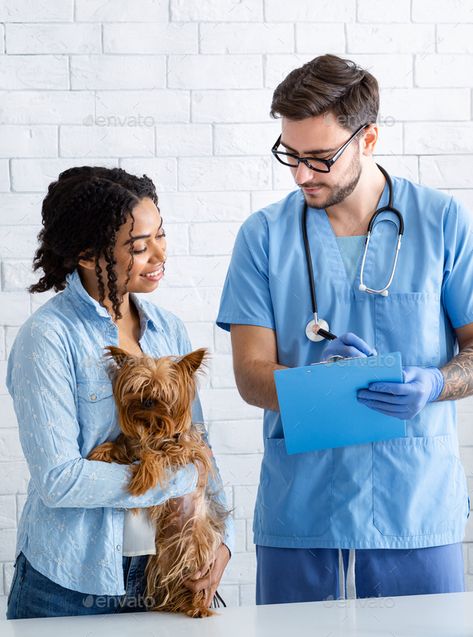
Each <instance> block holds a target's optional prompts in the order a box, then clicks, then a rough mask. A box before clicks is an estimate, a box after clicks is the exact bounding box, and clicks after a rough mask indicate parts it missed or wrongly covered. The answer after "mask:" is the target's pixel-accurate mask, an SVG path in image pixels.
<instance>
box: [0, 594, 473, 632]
mask: <svg viewBox="0 0 473 637" xmlns="http://www.w3.org/2000/svg"><path fill="white" fill-rule="evenodd" d="M0 635H1V637H122V636H123V637H128V636H129V637H201V636H205V637H256V636H257V637H341V636H342V635H343V637H353V636H355V635H356V636H359V637H361V636H363V637H408V636H409V637H427V636H428V637H467V636H468V637H473V593H451V594H449V595H421V596H412V597H379V598H375V599H358V600H350V601H333V602H313V603H306V604H279V605H273V606H243V607H240V608H226V609H225V608H224V609H220V610H219V615H218V616H215V617H211V618H209V619H189V618H187V617H184V616H182V615H167V614H163V613H130V614H122V615H95V616H86V617H56V618H47V619H17V620H11V621H7V620H2V621H0Z"/></svg>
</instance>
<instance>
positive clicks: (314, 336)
mask: <svg viewBox="0 0 473 637" xmlns="http://www.w3.org/2000/svg"><path fill="white" fill-rule="evenodd" d="M377 166H378V168H379V169H380V171H381V172H382V173H383V175H384V177H385V178H386V183H387V185H388V190H389V201H388V205H387V206H383V207H382V208H378V209H377V210H376V211H375V212H374V213H373V216H372V217H371V219H370V222H369V225H368V233H367V235H366V239H365V247H364V250H363V257H362V260H361V268H360V285H359V288H358V289H359V290H361V291H362V292H367V293H368V294H380V295H381V296H388V294H389V292H388V289H389V287H390V285H391V283H392V282H393V279H394V274H395V272H396V266H397V259H398V256H399V250H400V248H401V240H402V235H403V234H404V219H403V217H402V214H401V213H400V212H399V210H397V208H394V206H393V182H392V180H391V177H390V176H389V175H388V173H387V172H386V171H385V170H384V168H383V167H382V166H380V165H379V164H377ZM383 212H392V213H393V214H395V215H396V217H397V218H398V220H399V228H398V234H397V246H396V251H395V253H394V260H393V265H392V268H391V276H390V277H389V279H388V282H387V283H386V285H385V286H384V287H383V288H381V289H379V290H374V289H373V288H370V287H368V286H367V285H366V284H365V282H364V271H365V262H366V255H367V254H368V248H369V245H370V240H371V235H372V233H373V229H374V224H375V221H376V218H377V217H378V215H380V214H381V213H383ZM302 236H303V238H304V250H305V257H306V261H307V272H308V274H309V284H310V296H311V300H312V314H313V319H312V320H310V321H309V322H308V323H307V326H306V328H305V333H306V336H307V338H308V339H309V340H310V341H314V342H317V341H321V340H323V339H324V338H325V339H327V340H329V341H332V340H333V339H335V338H337V337H336V336H335V334H332V332H330V327H329V324H328V323H327V321H325V320H324V319H322V318H319V314H318V309H317V297H316V294H315V281H314V269H313V267H312V255H311V252H310V245H309V238H308V236H307V204H306V203H305V204H304V210H303V212H302ZM316 325H318V326H319V330H318V332H317V333H315V332H314V331H313V328H314V327H315V326H316Z"/></svg>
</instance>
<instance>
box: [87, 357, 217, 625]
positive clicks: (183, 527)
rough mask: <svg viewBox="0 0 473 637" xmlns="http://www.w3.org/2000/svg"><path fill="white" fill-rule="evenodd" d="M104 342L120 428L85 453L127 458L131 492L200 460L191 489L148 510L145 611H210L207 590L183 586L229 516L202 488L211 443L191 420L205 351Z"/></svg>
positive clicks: (211, 553) (211, 550) (204, 562)
mask: <svg viewBox="0 0 473 637" xmlns="http://www.w3.org/2000/svg"><path fill="white" fill-rule="evenodd" d="M105 349H106V350H107V351H108V354H107V356H108V358H109V359H110V360H111V362H112V366H111V368H110V371H111V375H112V380H113V393H114V397H115V402H116V405H117V411H118V418H119V424H120V428H121V430H122V433H121V434H120V435H119V436H118V438H117V439H116V440H115V441H114V442H105V443H103V444H101V445H99V446H97V447H95V449H93V450H92V452H91V453H90V454H89V456H88V458H89V459H90V460H99V461H102V462H117V463H120V464H129V465H131V466H130V470H131V479H130V483H129V485H128V489H129V492H130V493H131V494H133V495H136V496H138V495H142V494H143V493H145V492H146V491H147V490H148V489H151V488H152V487H155V486H156V485H158V484H159V485H160V486H161V487H162V488H163V489H165V488H166V486H167V484H168V480H169V477H170V473H171V472H172V471H175V470H176V469H178V468H180V467H183V466H185V465H187V464H189V463H194V464H195V465H196V466H198V467H199V481H198V484H197V488H196V489H195V491H194V492H193V493H191V494H189V495H187V496H184V497H181V498H175V499H171V500H167V501H165V502H163V504H160V505H158V506H153V507H150V508H149V509H148V514H149V516H150V517H151V519H152V520H154V521H155V522H156V555H150V557H149V559H148V563H147V566H146V580H147V587H146V596H147V603H148V602H149V600H152V604H151V605H150V608H151V610H157V611H167V612H173V613H177V612H182V613H186V614H187V615H189V616H190V617H208V616H210V615H212V614H213V611H212V610H210V608H208V607H207V605H206V603H205V599H206V592H205V591H201V592H199V593H193V592H192V591H190V590H189V589H188V588H186V586H185V585H184V582H185V580H187V579H189V578H190V577H192V576H193V575H195V574H196V573H198V572H199V571H200V572H201V573H204V572H205V571H206V570H207V569H208V568H209V567H210V566H211V564H212V561H213V559H214V557H215V553H216V550H217V548H218V547H219V546H220V544H221V542H222V541H223V537H224V529H225V520H226V518H227V516H228V511H226V510H225V508H224V507H223V506H222V504H221V503H220V502H219V500H218V498H217V494H216V493H212V492H211V491H210V490H209V486H208V478H209V477H210V475H211V474H212V473H213V471H214V466H213V463H212V460H211V454H210V449H209V447H208V446H207V445H206V444H205V441H204V439H203V437H202V433H201V431H200V430H199V429H198V428H197V427H196V426H195V425H193V424H192V419H191V407H192V402H193V400H194V398H195V394H196V372H197V370H199V368H201V365H202V364H203V363H205V361H206V356H207V350H205V349H198V350H195V351H194V352H191V353H190V354H188V355H187V356H183V357H180V358H177V357H173V356H163V357H161V358H152V357H151V356H147V355H145V354H143V356H134V355H132V354H129V353H127V352H126V351H124V350H122V349H120V348H118V347H112V346H110V347H107V348H105ZM113 362H114V363H115V364H114V365H113ZM136 461H138V462H137V463H136ZM132 463H135V464H132Z"/></svg>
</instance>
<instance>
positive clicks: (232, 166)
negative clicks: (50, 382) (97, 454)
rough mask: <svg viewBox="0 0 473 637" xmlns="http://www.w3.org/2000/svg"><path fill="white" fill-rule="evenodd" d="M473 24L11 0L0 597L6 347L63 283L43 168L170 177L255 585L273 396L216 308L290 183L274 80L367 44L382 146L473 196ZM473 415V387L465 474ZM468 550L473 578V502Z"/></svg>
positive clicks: (233, 583)
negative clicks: (43, 274)
mask: <svg viewBox="0 0 473 637" xmlns="http://www.w3.org/2000/svg"><path fill="white" fill-rule="evenodd" d="M472 42H473V1H472V0H397V2H394V3H393V2H391V1H390V0H380V1H379V2H373V1H372V0H338V1H337V2H333V0H295V1H294V2H287V0H140V1H139V2H137V1H136V0H0V226H1V230H2V232H1V233H0V266H1V271H0V272H1V277H0V279H1V288H0V413H1V415H2V417H1V418H0V485H1V486H0V597H1V596H2V595H6V594H7V592H8V590H9V584H10V579H11V574H12V558H13V552H14V543H15V535H16V526H17V523H18V519H19V515H20V512H21V509H22V507H23V504H24V499H25V492H26V485H27V481H28V471H27V467H26V464H25V462H24V461H23V459H22V454H21V450H20V447H19V442H18V436H17V431H16V421H15V416H14V413H13V410H12V406H11V401H10V398H9V396H8V395H7V393H6V388H5V386H4V376H5V364H6V357H7V355H8V353H9V351H10V348H11V344H12V342H13V339H14V337H15V334H16V332H17V329H18V327H19V326H20V325H21V324H22V323H23V321H24V320H25V319H26V318H27V317H28V316H29V315H30V314H31V312H32V311H34V310H35V309H36V308H37V307H38V306H39V305H40V304H41V303H43V302H44V301H45V300H46V299H47V298H49V296H50V294H45V295H39V296H35V297H33V298H29V296H28V294H27V293H26V292H25V291H24V290H25V286H26V285H28V284H29V283H30V282H31V280H32V275H31V273H30V266H31V258H32V256H33V252H34V249H35V244H36V234H37V232H38V229H39V226H40V218H41V217H40V202H41V199H42V196H44V192H45V189H46V187H47V185H48V183H49V182H50V181H52V180H53V179H55V178H56V177H57V175H58V173H59V172H60V171H61V170H63V169H65V168H66V167H69V166H71V165H74V164H78V163H81V164H83V163H86V162H87V163H98V164H105V165H107V166H112V165H120V166H122V167H123V168H125V169H127V170H130V171H132V172H139V173H142V172H146V173H147V174H149V175H150V176H151V177H152V178H153V179H154V180H155V182H156V184H157V186H158V190H159V192H160V202H161V208H162V211H163V215H164V218H165V222H166V226H167V232H168V235H169V242H170V251H171V254H172V258H171V261H170V263H169V268H168V275H167V279H166V281H165V283H164V284H163V287H162V288H161V289H160V291H159V292H158V293H157V294H156V297H155V300H156V301H157V302H158V303H162V304H163V305H164V306H166V307H168V308H169V309H171V310H173V311H175V312H176V313H178V314H179V315H180V316H181V317H182V318H183V319H184V320H185V321H186V323H187V325H188V328H189V332H190V335H191V338H192V341H193V343H194V345H195V346H202V345H206V346H208V347H209V348H210V349H211V350H212V352H213V353H214V356H213V360H212V364H211V367H210V371H209V374H208V376H207V378H206V379H205V380H203V383H202V399H203V403H204V408H205V412H206V416H207V420H208V422H209V428H210V434H211V440H212V441H213V445H214V448H215V453H216V455H217V457H218V460H219V462H220V464H221V469H222V475H223V477H224V480H225V481H226V483H227V493H228V496H229V501H230V503H231V505H232V506H234V517H235V520H236V530H237V550H236V553H235V555H234V558H233V559H232V561H231V564H230V567H229V569H228V572H227V574H226V576H225V581H224V586H223V588H222V592H223V594H224V597H225V598H226V599H227V602H228V603H230V604H251V603H253V601H254V577H255V561H254V553H253V546H252V538H251V521H252V514H253V503H254V500H255V496H256V485H257V482H258V472H259V465H260V461H261V452H262V438H261V412H260V410H259V409H256V408H254V407H251V406H249V405H246V404H245V403H244V402H243V401H242V400H241V398H240V397H239V395H238V393H237V391H236V390H235V387H234V379H233V371H232V363H231V355H230V354H231V349H230V340H229V338H228V335H226V334H225V333H223V332H222V331H221V330H218V329H217V328H215V326H214V323H213V322H214V319H215V316H216V312H217V308H218V302H219V298H220V291H221V287H222V284H223V279H224V275H225V271H226V268H227V265H228V261H229V257H230V252H231V249H232V245H233V241H234V237H235V233H236V231H237V229H238V227H239V225H240V224H241V222H242V221H243V220H244V219H245V218H246V217H247V216H248V214H249V213H250V212H251V211H252V210H255V209H257V208H259V207H261V206H263V205H266V204H267V203H269V202H271V201H275V200H277V199H279V198H281V197H282V196H283V195H284V194H285V192H286V191H287V189H289V188H291V185H292V182H291V179H290V176H289V174H288V173H287V172H286V171H284V169H283V168H282V167H280V166H278V165H275V162H273V161H272V159H271V157H270V153H269V149H270V146H271V144H272V143H273V141H274V139H275V138H276V136H277V134H278V127H279V124H278V123H277V122H274V121H271V120H270V118H269V109H270V102H271V94H272V90H273V89H274V88H275V85H276V83H277V82H279V81H280V80H281V79H282V78H283V77H284V75H285V74H286V73H287V72H288V71H290V70H291V69H292V68H294V67H295V66H296V65H299V64H302V63H303V62H305V61H306V60H309V59H311V58H312V57H314V56H315V55H317V54H320V53H324V52H331V53H338V54H344V55H346V56H347V57H351V58H352V59H355V60H356V61H358V62H359V63H360V64H362V65H363V66H365V67H367V68H368V69H370V70H371V71H372V72H373V73H374V74H375V75H376V76H377V77H378V79H379V82H380V85H381V87H382V105H381V116H382V123H383V126H382V127H381V140H380V146H379V157H380V161H382V163H383V164H384V165H385V166H386V168H388V170H390V171H391V172H392V173H394V174H398V175H406V176H408V177H410V178H412V179H415V180H420V181H421V183H424V184H429V185H432V186H434V187H437V188H441V189H443V190H445V191H448V192H451V193H453V194H455V196H457V197H458V198H459V199H461V200H462V201H464V202H465V203H466V204H467V205H469V206H472V207H473V182H472V177H471V175H472V174H473V160H472V159H471V156H470V155H471V154H472V151H473V122H472V109H471V88H472V79H471V66H472V63H473V44H472ZM472 420H473V399H469V400H466V401H463V402H462V403H461V404H460V408H459V431H460V438H461V445H462V449H461V451H462V459H463V462H464V464H465V467H466V471H467V475H468V479H469V486H470V491H473V430H472V428H471V424H472ZM472 517H473V516H472ZM465 555H466V557H467V559H466V570H467V574H468V578H467V581H468V584H469V586H470V588H472V589H473V521H472V522H471V523H470V524H469V526H468V532H467V542H466V543H465ZM2 569H3V570H2ZM0 603H2V604H5V597H3V600H2V601H1V602H0Z"/></svg>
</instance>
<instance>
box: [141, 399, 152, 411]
mask: <svg viewBox="0 0 473 637" xmlns="http://www.w3.org/2000/svg"><path fill="white" fill-rule="evenodd" d="M141 405H142V407H143V408H144V409H151V408H152V407H154V400H152V399H151V398H147V399H146V400H143V401H142V403H141Z"/></svg>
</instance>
